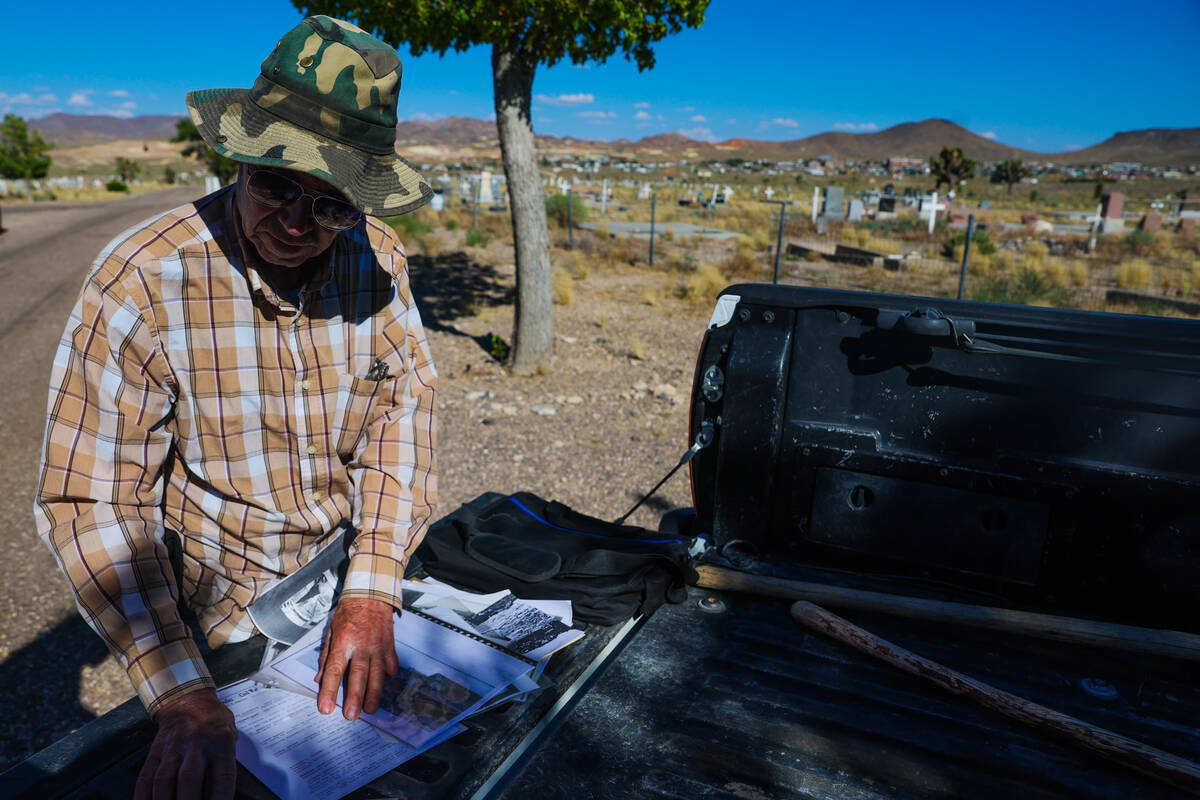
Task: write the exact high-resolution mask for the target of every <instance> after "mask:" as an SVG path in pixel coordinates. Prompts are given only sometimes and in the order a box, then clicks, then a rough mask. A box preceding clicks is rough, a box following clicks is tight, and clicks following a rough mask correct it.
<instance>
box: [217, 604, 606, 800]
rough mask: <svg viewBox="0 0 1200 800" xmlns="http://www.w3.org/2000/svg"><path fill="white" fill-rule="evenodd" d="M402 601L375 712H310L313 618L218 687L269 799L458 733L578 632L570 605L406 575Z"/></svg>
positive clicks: (523, 683) (354, 779)
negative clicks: (267, 660)
mask: <svg viewBox="0 0 1200 800" xmlns="http://www.w3.org/2000/svg"><path fill="white" fill-rule="evenodd" d="M564 605H565V608H564ZM404 606H405V613H404V614H402V615H398V616H396V617H395V618H394V627H393V633H394V635H395V642H396V656H397V659H398V660H399V662H400V669H399V671H398V672H397V673H396V674H395V675H394V676H391V677H390V678H388V680H387V681H386V682H385V684H384V688H383V700H382V704H381V706H380V709H379V711H378V712H376V713H374V714H366V713H363V714H362V716H361V717H360V719H359V720H358V721H355V722H349V721H347V720H346V719H345V718H343V717H342V715H341V714H340V713H334V714H331V715H329V716H322V715H321V714H320V713H318V712H317V704H316V696H317V695H316V690H317V684H316V683H315V681H314V680H313V679H314V677H315V676H316V673H317V670H318V667H319V664H320V655H321V642H322V639H323V635H324V626H323V625H318V626H316V627H315V628H313V629H311V630H310V631H309V632H308V633H307V634H305V635H304V636H303V637H302V638H301V639H300V640H299V641H297V642H296V643H295V644H294V645H292V646H291V647H289V648H288V649H287V650H285V651H284V652H283V653H282V654H281V655H280V656H279V657H278V658H276V659H275V660H274V661H273V662H271V664H270V665H269V666H267V667H266V668H264V669H263V670H261V671H260V672H259V673H258V674H256V675H255V676H254V677H253V678H251V679H248V680H244V681H239V682H238V683H234V684H231V685H229V686H226V687H223V688H222V689H220V690H219V692H218V694H219V696H220V698H221V700H222V701H223V702H224V703H225V704H226V705H227V706H228V707H229V709H230V710H231V711H232V712H233V714H234V717H235V718H236V720H237V727H238V732H239V737H238V742H237V757H238V760H239V761H240V762H241V763H242V764H243V765H244V766H245V767H246V768H247V769H249V770H250V771H251V772H252V773H254V774H255V775H256V776H257V777H258V778H259V779H260V780H261V781H262V782H263V783H264V784H266V785H267V787H268V788H270V789H271V790H272V791H273V792H275V793H276V794H277V795H279V796H280V797H283V798H289V800H290V799H291V798H313V799H314V800H324V798H339V797H342V796H343V795H345V794H347V793H348V792H351V791H353V790H354V789H357V788H358V787H359V786H362V785H363V784H365V783H368V782H369V781H371V780H372V779H374V778H376V777H378V776H380V775H382V774H384V773H385V772H388V771H390V770H392V769H395V767H397V766H398V765H399V764H401V763H403V762H404V761H405V760H407V759H409V758H412V757H413V756H415V755H417V754H418V753H420V752H422V751H424V750H427V749H429V748H430V747H433V746H434V745H436V744H438V743H440V742H442V741H445V740H446V739H448V738H450V737H451V736H453V735H454V734H456V733H458V732H460V731H461V730H463V727H462V725H461V723H462V721H463V720H465V719H466V718H467V717H470V716H471V715H473V714H478V713H480V712H482V711H485V710H487V709H488V708H490V707H492V706H494V705H496V704H497V703H500V702H505V701H511V700H515V699H523V698H524V696H525V695H527V694H528V693H529V692H531V691H534V690H535V689H537V687H538V683H537V677H538V676H539V674H540V672H541V669H542V667H543V666H544V665H545V660H546V657H547V656H549V655H550V654H551V653H553V652H555V651H556V650H558V649H559V648H561V647H564V646H566V645H567V644H570V643H571V642H573V641H576V640H577V639H579V638H580V637H581V636H583V632H582V631H579V630H575V629H574V628H572V627H571V617H570V602H569V601H535V600H519V599H517V598H515V597H514V596H513V595H512V594H511V593H509V592H500V593H498V594H494V595H472V594H470V593H467V592H462V591H459V590H457V589H454V588H452V587H449V586H446V585H444V584H439V583H436V582H431V583H412V582H408V581H406V582H405V587H404ZM341 701H342V695H341V692H339V693H338V705H339V707H340V706H341Z"/></svg>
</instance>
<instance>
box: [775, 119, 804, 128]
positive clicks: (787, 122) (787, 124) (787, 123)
mask: <svg viewBox="0 0 1200 800" xmlns="http://www.w3.org/2000/svg"><path fill="white" fill-rule="evenodd" d="M771 124H772V125H778V126H779V127H781V128H799V127H800V123H799V122H796V120H794V119H792V118H791V117H776V118H775V119H773V120H771Z"/></svg>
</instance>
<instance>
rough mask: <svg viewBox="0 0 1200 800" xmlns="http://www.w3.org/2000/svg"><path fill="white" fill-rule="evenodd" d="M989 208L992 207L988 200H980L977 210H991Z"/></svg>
mask: <svg viewBox="0 0 1200 800" xmlns="http://www.w3.org/2000/svg"><path fill="white" fill-rule="evenodd" d="M991 207H992V204H991V202H990V201H988V200H980V201H979V208H980V209H989V208H991Z"/></svg>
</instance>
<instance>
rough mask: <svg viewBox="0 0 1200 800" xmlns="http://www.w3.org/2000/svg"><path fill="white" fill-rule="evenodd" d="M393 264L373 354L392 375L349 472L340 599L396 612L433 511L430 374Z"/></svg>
mask: <svg viewBox="0 0 1200 800" xmlns="http://www.w3.org/2000/svg"><path fill="white" fill-rule="evenodd" d="M392 257H393V259H394V264H393V270H392V274H393V275H395V281H396V289H397V291H396V296H395V298H394V299H393V301H392V304H391V306H392V311H391V312H390V314H389V316H390V317H391V319H390V320H389V321H388V323H387V324H385V325H383V326H382V327H381V332H380V333H379V335H378V336H377V339H378V344H377V351H376V352H377V354H378V357H379V360H380V361H382V362H383V363H384V364H386V365H389V372H390V373H394V374H389V376H388V377H387V378H385V379H383V380H380V381H378V382H377V384H378V385H377V386H376V387H375V403H374V406H373V408H372V411H371V414H370V418H369V419H368V420H367V423H366V425H365V427H364V429H363V434H362V437H361V438H360V440H359V441H358V443H357V446H356V447H355V448H354V453H355V458H354V460H353V461H352V462H351V464H349V465H348V466H349V467H350V472H351V476H352V480H353V484H354V486H355V491H356V494H357V497H356V498H355V499H354V518H353V523H354V526H355V528H356V530H357V531H358V536H357V537H356V539H355V541H354V544H353V546H352V549H351V558H350V566H349V569H348V570H347V574H346V580H345V584H344V586H343V589H342V596H343V597H363V598H372V599H377V600H382V601H384V602H386V603H389V604H391V605H392V606H394V607H395V608H396V609H399V608H400V604H401V581H402V580H403V578H404V569H405V566H406V565H407V564H408V560H409V557H410V556H411V555H412V552H413V551H414V550H415V549H416V548H417V546H418V545H419V544H420V543H421V539H422V538H423V537H424V535H425V530H426V528H427V526H428V524H429V522H430V519H431V517H432V514H433V511H434V508H435V507H436V504H437V469H436V459H435V448H436V442H437V428H436V416H435V406H434V399H435V395H436V387H437V372H436V370H435V368H434V365H433V358H432V356H431V354H430V350H429V343H428V341H427V339H426V336H425V330H424V327H423V326H422V324H421V317H420V314H419V312H418V311H417V307H416V304H415V303H414V302H413V298H412V294H411V291H410V288H409V280H408V272H407V269H406V267H405V262H404V255H403V252H402V251H401V250H400V248H399V245H398V244H396V245H395V249H394V251H393V254H392Z"/></svg>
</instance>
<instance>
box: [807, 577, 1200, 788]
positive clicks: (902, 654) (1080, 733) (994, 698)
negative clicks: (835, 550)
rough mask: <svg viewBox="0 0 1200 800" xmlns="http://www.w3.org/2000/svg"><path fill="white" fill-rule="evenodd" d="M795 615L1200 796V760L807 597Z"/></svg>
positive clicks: (853, 644)
mask: <svg viewBox="0 0 1200 800" xmlns="http://www.w3.org/2000/svg"><path fill="white" fill-rule="evenodd" d="M792 618H793V619H795V620H796V621H797V622H799V623H800V624H802V625H805V626H807V627H809V628H812V629H813V630H815V631H819V632H820V633H824V634H826V635H828V636H832V637H833V638H834V639H837V640H838V641H840V642H844V643H845V644H848V645H850V646H851V647H853V648H855V649H856V650H859V651H861V652H864V653H868V654H870V655H872V656H875V657H876V658H878V659H880V660H882V661H886V662H887V663H888V664H891V665H892V666H894V667H897V668H899V669H902V670H904V671H905V672H907V673H910V674H912V675H916V676H918V677H921V678H925V679H926V680H928V681H931V682H932V683H936V684H937V685H938V686H941V687H942V688H943V689H946V690H947V691H949V692H952V693H954V694H956V695H959V696H961V697H966V698H969V699H971V700H974V701H975V702H977V703H979V704H980V705H983V706H986V707H988V708H990V709H993V710H994V711H999V712H1000V713H1001V714H1004V715H1005V716H1006V717H1010V718H1012V719H1015V720H1017V721H1019V722H1023V723H1025V724H1026V725H1030V726H1032V727H1034V728H1038V729H1040V730H1045V731H1048V732H1050V733H1053V734H1055V735H1057V736H1060V737H1063V738H1066V739H1069V740H1071V741H1074V742H1078V743H1079V744H1082V745H1084V746H1085V747H1087V748H1089V749H1091V750H1095V751H1096V752H1098V753H1101V754H1103V755H1104V756H1106V757H1107V758H1109V759H1111V760H1112V761H1116V762H1118V763H1120V764H1124V765H1125V766H1127V767H1130V768H1132V769H1135V770H1137V771H1138V772H1141V773H1143V774H1144V775H1148V776H1150V777H1152V778H1155V779H1157V780H1160V781H1163V782H1165V783H1168V784H1170V785H1172V786H1174V787H1176V788H1178V789H1182V790H1183V791H1185V792H1188V793H1189V794H1193V795H1197V796H1200V764H1196V763H1195V762H1192V761H1188V760H1187V759H1184V758H1180V757H1179V756H1175V755H1172V754H1170V753H1167V752H1164V751H1162V750H1159V749H1157V748H1154V747H1151V746H1149V745H1147V744H1143V743H1142V742H1139V741H1136V740H1134V739H1129V738H1126V737H1124V736H1121V735H1120V734H1116V733H1113V732H1112V731H1108V730H1105V729H1104V728H1099V727H1096V726H1095V725H1089V724H1088V723H1086V722H1084V721H1082V720H1079V719H1076V718H1074V717H1071V716H1068V715H1066V714H1061V713H1059V712H1057V711H1054V710H1053V709H1049V708H1046V707H1045V706H1042V705H1038V704H1037V703H1034V702H1032V701H1029V700H1026V699H1024V698H1022V697H1017V696H1016V695H1014V694H1009V693H1008V692H1005V691H1003V690H1001V689H997V688H995V687H994V686H989V685H988V684H986V683H983V682H981V681H977V680H975V679H974V678H971V677H968V676H966V675H963V674H962V673H961V672H955V671H954V670H952V669H949V668H948V667H944V666H942V665H941V664H938V663H937V662H936V661H930V660H929V659H927V658H923V657H921V656H919V655H917V654H915V653H912V652H910V651H908V650H905V649H904V648H902V647H899V646H897V645H894V644H892V643H891V642H888V641H886V640H884V639H881V638H879V637H878V636H876V635H875V634H873V633H871V632H869V631H866V630H863V629H862V628H860V627H858V626H857V625H854V624H853V623H851V622H848V621H847V620H845V619H842V618H841V617H839V616H837V615H836V614H831V613H830V612H828V611H826V610H825V609H823V608H821V607H820V606H817V605H814V604H813V603H810V602H808V601H806V600H798V601H796V602H795V603H793V604H792Z"/></svg>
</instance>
